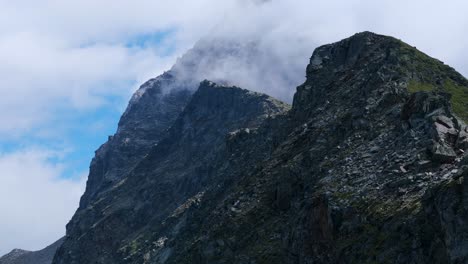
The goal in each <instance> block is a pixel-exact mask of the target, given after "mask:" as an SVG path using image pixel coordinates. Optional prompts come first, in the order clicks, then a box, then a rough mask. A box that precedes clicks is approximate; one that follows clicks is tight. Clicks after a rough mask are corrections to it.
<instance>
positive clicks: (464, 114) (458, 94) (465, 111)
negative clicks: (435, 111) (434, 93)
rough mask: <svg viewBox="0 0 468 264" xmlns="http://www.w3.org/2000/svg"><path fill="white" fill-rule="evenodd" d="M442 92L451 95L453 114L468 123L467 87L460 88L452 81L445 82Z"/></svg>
mask: <svg viewBox="0 0 468 264" xmlns="http://www.w3.org/2000/svg"><path fill="white" fill-rule="evenodd" d="M444 90H445V91H446V92H448V93H450V94H451V95H452V99H451V103H452V110H453V112H454V113H455V114H456V115H457V116H458V117H460V118H461V119H462V120H463V121H465V122H467V123H468V87H465V86H460V85H457V84H456V83H454V82H453V81H452V80H450V79H449V80H446V81H445V83H444Z"/></svg>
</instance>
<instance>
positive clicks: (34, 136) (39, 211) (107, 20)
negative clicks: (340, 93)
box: [0, 0, 468, 255]
mask: <svg viewBox="0 0 468 264" xmlns="http://www.w3.org/2000/svg"><path fill="white" fill-rule="evenodd" d="M466 10H468V2H467V1H463V0H459V1H458V0H446V1H438V0H437V1H436V0H413V1H408V0H391V1H387V0H381V1H375V0H346V1H344V0H342V1H337V0H327V1H314V0H271V1H259V0H256V1H255V0H223V1H219V0H179V1H160V0H132V1H130V0H127V1H124V0H112V1H111V0H100V1H94V0H68V1H57V0H42V1H36V0H29V1H26V0H16V1H9V0H0V93H1V96H0V171H1V174H0V212H1V215H0V216H1V217H0V255H3V254H4V253H7V252H8V251H10V250H12V249H13V248H23V249H28V250H37V249H41V248H43V247H45V246H47V245H48V244H50V243H52V242H54V241H55V240H57V239H58V238H60V237H61V236H63V235H64V233H65V225H66V223H67V222H68V221H69V219H70V218H71V216H72V215H73V213H74V211H75V210H76V208H77V206H78V202H79V198H80V196H81V194H82V192H83V191H84V187H85V183H86V177H87V174H88V166H89V162H90V160H91V158H92V157H93V155H94V151H95V150H96V149H97V148H98V147H99V146H100V144H102V143H104V142H105V141H106V140H107V137H108V136H109V135H112V134H113V133H114V132H115V130H116V127H117V122H118V119H119V117H120V115H121V113H122V112H123V111H124V110H125V107H126V105H127V102H128V100H129V99H130V97H131V95H132V93H133V92H134V91H135V90H136V89H137V88H138V87H139V85H141V84H142V83H143V82H144V81H146V80H147V79H149V78H151V77H155V76H157V75H159V74H161V73H162V72H163V71H164V70H167V69H169V68H170V67H171V65H172V64H174V62H175V61H176V59H177V58H179V57H180V56H181V55H182V54H184V52H185V51H187V50H188V49H189V48H191V47H192V46H193V45H194V44H195V43H196V42H197V41H198V40H199V39H202V38H207V37H210V36H219V37H230V38H236V39H237V40H239V41H241V42H242V41H248V40H250V39H252V38H253V37H255V38H257V39H258V38H260V39H261V40H262V45H261V46H260V47H261V48H264V49H265V50H267V51H268V52H269V53H267V55H268V54H273V55H274V56H278V58H279V60H280V61H282V67H283V68H281V69H278V70H281V71H291V72H293V75H294V76H299V77H297V85H299V84H300V82H301V81H302V79H301V78H303V77H302V76H303V75H304V74H305V66H306V65H307V63H308V59H309V57H310V56H311V54H312V52H313V50H314V48H316V47H317V46H319V45H322V44H326V43H330V42H335V41H338V40H340V39H342V38H345V37H348V36H351V35H352V34H354V33H356V32H360V31H365V30H369V31H374V32H376V33H380V34H386V35H392V36H395V37H397V38H400V39H402V40H404V41H406V42H408V43H410V44H411V45H413V46H416V47H417V48H418V49H420V50H422V51H424V52H425V53H427V54H429V55H431V56H433V57H436V58H438V59H440V60H442V61H444V62H445V63H447V64H449V65H451V66H453V67H454V68H455V69H456V70H458V71H459V72H461V73H462V74H463V75H464V76H468V55H467V53H466V52H465V48H466V47H468V34H466V32H468V16H466ZM259 65H262V67H276V66H275V65H271V64H266V63H264V64H259ZM285 65H286V66H288V65H290V66H291V67H285ZM268 71H269V69H266V72H268ZM298 71H300V72H299V73H298ZM261 72H262V71H260V73H259V74H261ZM246 78H247V77H246ZM258 90H260V91H263V92H266V93H269V94H271V95H273V96H276V97H280V98H283V99H285V100H288V99H290V97H291V96H292V94H293V93H294V91H295V87H282V86H279V87H274V85H266V86H264V87H260V88H258Z"/></svg>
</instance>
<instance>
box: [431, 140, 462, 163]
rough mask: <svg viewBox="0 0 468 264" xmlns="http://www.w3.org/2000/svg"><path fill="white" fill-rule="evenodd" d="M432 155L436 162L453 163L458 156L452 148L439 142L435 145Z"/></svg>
mask: <svg viewBox="0 0 468 264" xmlns="http://www.w3.org/2000/svg"><path fill="white" fill-rule="evenodd" d="M431 154H432V159H433V160H434V161H440V162H451V161H453V160H455V158H456V157H457V154H456V153H455V151H454V150H453V149H452V148H451V147H449V146H447V145H445V144H441V143H439V142H435V143H434V145H433V146H432V149H431Z"/></svg>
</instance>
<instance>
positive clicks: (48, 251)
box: [0, 239, 63, 264]
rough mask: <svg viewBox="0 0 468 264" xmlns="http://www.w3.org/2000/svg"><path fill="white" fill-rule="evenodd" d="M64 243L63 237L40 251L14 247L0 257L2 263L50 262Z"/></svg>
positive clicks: (0, 263)
mask: <svg viewBox="0 0 468 264" xmlns="http://www.w3.org/2000/svg"><path fill="white" fill-rule="evenodd" d="M62 243H63V239H60V240H58V241H57V242H55V243H53V244H52V245H50V246H48V247H46V248H44V249H42V250H38V251H27V250H22V249H14V250H12V251H11V252H10V253H8V254H6V255H5V256H3V257H1V258H0V264H50V263H52V259H53V258H54V255H55V252H56V251H57V248H59V247H60V246H61V245H62Z"/></svg>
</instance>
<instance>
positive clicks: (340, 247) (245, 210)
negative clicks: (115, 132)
mask: <svg viewBox="0 0 468 264" xmlns="http://www.w3.org/2000/svg"><path fill="white" fill-rule="evenodd" d="M306 75H307V80H306V81H305V83H304V84H302V85H300V86H299V87H298V88H297V93H296V95H295V96H294V102H293V106H292V108H291V109H290V110H289V107H288V106H287V105H285V104H283V103H281V102H279V101H277V100H275V99H272V98H270V97H268V96H266V95H263V94H258V93H253V92H249V91H247V90H243V89H240V88H237V87H230V86H226V85H217V84H215V83H212V82H209V81H205V82H202V84H201V85H200V87H199V88H198V90H197V91H196V92H195V93H194V94H193V95H192V96H189V97H190V99H189V102H188V103H187V104H186V105H185V106H184V108H183V110H182V111H181V112H180V113H179V114H178V116H177V118H176V119H175V120H174V121H173V123H172V124H171V125H170V128H169V129H168V130H166V131H165V132H163V133H161V135H160V136H158V139H157V140H156V141H155V145H153V146H151V148H149V149H147V151H146V154H145V155H143V156H140V160H139V161H138V162H137V163H136V164H135V165H134V166H133V167H132V168H131V169H130V170H128V173H126V174H125V176H123V177H122V176H120V177H117V178H116V179H118V181H116V182H115V183H114V184H112V187H111V188H107V189H106V190H105V191H101V192H100V194H99V195H98V196H94V197H92V198H91V199H89V200H88V203H87V206H86V207H83V208H80V210H79V211H78V212H77V214H76V215H75V216H74V218H73V220H72V221H71V222H70V223H69V225H68V226H67V237H66V240H65V242H64V245H63V246H62V247H61V248H60V249H59V250H58V252H57V254H56V256H55V259H54V263H55V264H62V263H63V264H65V263H66V264H73V263H103V264H104V263H135V264H137V263H138V264H141V263H166V264H168V263H178V264H180V263H195V264H196V263H200V264H202V263H421V264H422V263H465V262H467V261H468V251H466V250H465V249H466V243H468V242H467V241H468V240H467V239H466V237H467V230H465V229H466V228H465V227H464V226H465V222H466V219H468V218H467V216H466V211H467V209H466V208H465V207H466V206H465V205H464V204H465V200H466V199H465V198H466V197H465V196H466V194H465V193H466V190H465V189H466V188H465V185H466V184H465V180H464V178H465V176H467V172H468V167H467V166H468V162H467V156H466V154H465V150H466V144H465V141H466V139H467V133H468V131H467V128H466V125H465V124H466V121H467V120H466V117H467V114H466V111H465V110H468V109H467V108H466V107H467V105H466V101H465V100H464V98H465V97H464V96H465V94H466V93H468V81H467V80H466V79H465V78H464V77H463V76H461V75H460V74H458V73H457V72H456V71H454V70H453V69H452V68H450V67H449V66H446V65H444V64H443V63H442V62H440V61H437V60H435V59H433V58H430V57H428V56H427V55H425V54H423V53H421V52H420V51H418V50H416V49H415V48H413V47H411V46H409V45H407V44H405V43H403V42H401V41H400V40H397V39H395V38H392V37H387V36H382V35H377V34H373V33H370V32H363V33H359V34H356V35H354V36H352V37H350V38H348V39H345V40H342V41H340V42H337V43H333V44H329V45H325V46H322V47H319V48H317V49H316V50H315V52H314V53H313V55H312V57H311V60H310V64H309V66H308V67H307V72H306ZM137 116H139V114H137ZM135 118H136V117H135ZM133 119H134V118H131V119H129V120H133ZM155 121H157V118H155ZM149 130H151V129H149ZM145 133H147V132H144V133H143V134H145Z"/></svg>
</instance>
